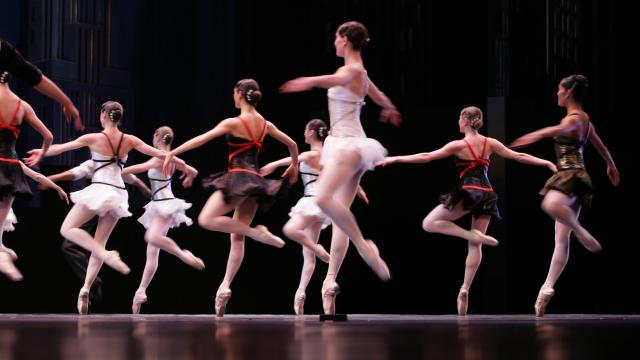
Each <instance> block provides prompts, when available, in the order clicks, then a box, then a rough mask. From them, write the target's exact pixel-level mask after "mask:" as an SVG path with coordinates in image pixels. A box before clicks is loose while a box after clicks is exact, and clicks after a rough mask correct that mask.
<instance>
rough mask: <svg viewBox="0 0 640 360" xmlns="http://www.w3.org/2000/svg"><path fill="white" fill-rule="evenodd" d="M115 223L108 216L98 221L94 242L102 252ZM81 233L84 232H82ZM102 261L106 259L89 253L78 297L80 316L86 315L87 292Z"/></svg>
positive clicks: (116, 220)
mask: <svg viewBox="0 0 640 360" xmlns="http://www.w3.org/2000/svg"><path fill="white" fill-rule="evenodd" d="M117 222H118V219H116V218H114V217H113V216H111V215H109V214H106V215H105V216H102V217H100V218H99V219H98V227H97V228H96V234H95V240H94V241H95V242H96V243H97V244H99V246H100V247H101V250H102V251H103V252H106V251H105V249H104V248H105V245H106V244H107V240H109V236H110V235H111V232H112V231H113V228H114V227H115V226H116V223H117ZM81 231H83V232H84V230H81ZM85 234H86V232H85ZM87 235H88V234H87ZM113 253H115V252H113ZM115 254H116V255H115V256H117V253H115ZM109 255H110V254H109ZM108 258H111V256H109V257H108ZM118 258H119V256H118ZM103 261H106V259H103V258H100V257H98V256H96V255H95V254H94V253H91V258H89V265H88V266H87V275H86V276H85V278H84V285H82V288H81V289H80V293H79V295H78V312H79V313H80V314H86V313H87V312H88V311H89V291H90V289H91V285H93V281H94V280H95V279H96V276H98V272H100V268H101V267H102V263H103Z"/></svg>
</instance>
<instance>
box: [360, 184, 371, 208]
mask: <svg viewBox="0 0 640 360" xmlns="http://www.w3.org/2000/svg"><path fill="white" fill-rule="evenodd" d="M358 197H359V198H360V200H362V201H364V203H365V204H367V205H369V198H368V197H367V193H366V192H364V189H363V188H362V186H360V185H358Z"/></svg>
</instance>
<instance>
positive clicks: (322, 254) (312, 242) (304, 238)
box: [282, 214, 329, 263]
mask: <svg viewBox="0 0 640 360" xmlns="http://www.w3.org/2000/svg"><path fill="white" fill-rule="evenodd" d="M316 224H319V225H316ZM311 226H316V227H317V226H322V223H318V220H317V218H316V217H314V216H305V215H299V214H297V215H294V216H293V217H292V218H291V219H289V221H287V223H286V224H284V227H283V228H282V232H283V233H284V234H285V236H286V237H288V238H289V239H291V240H294V241H296V242H297V243H299V244H300V245H302V246H303V247H305V248H307V249H309V250H310V251H312V252H313V253H314V254H315V255H316V256H318V257H319V258H320V260H322V261H324V262H326V263H328V262H329V253H328V252H327V250H325V249H324V247H323V246H322V245H320V244H318V239H317V236H316V237H312V236H310V232H309V231H307V229H308V228H309V227H311ZM319 235H320V233H319V231H318V236H319Z"/></svg>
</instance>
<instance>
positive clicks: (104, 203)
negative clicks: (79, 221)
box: [69, 184, 131, 219]
mask: <svg viewBox="0 0 640 360" xmlns="http://www.w3.org/2000/svg"><path fill="white" fill-rule="evenodd" d="M69 195H70V196H69V197H70V198H71V201H73V203H74V204H78V205H84V206H86V207H87V208H88V209H89V210H91V211H93V212H95V213H96V214H97V215H98V216H105V215H106V214H110V215H111V216H113V217H114V218H116V219H120V218H123V217H129V216H131V213H130V212H129V194H128V193H127V190H123V189H118V188H116V187H113V186H109V185H104V184H91V185H89V186H87V187H86V188H84V189H82V190H80V191H74V192H72V193H71V194H69Z"/></svg>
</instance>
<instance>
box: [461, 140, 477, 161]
mask: <svg viewBox="0 0 640 360" xmlns="http://www.w3.org/2000/svg"><path fill="white" fill-rule="evenodd" d="M462 141H464V143H465V144H467V147H468V148H469V151H471V156H473V159H474V160H478V159H479V157H478V155H477V154H476V152H475V150H473V147H472V146H471V144H469V142H468V141H467V140H466V139H462Z"/></svg>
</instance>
